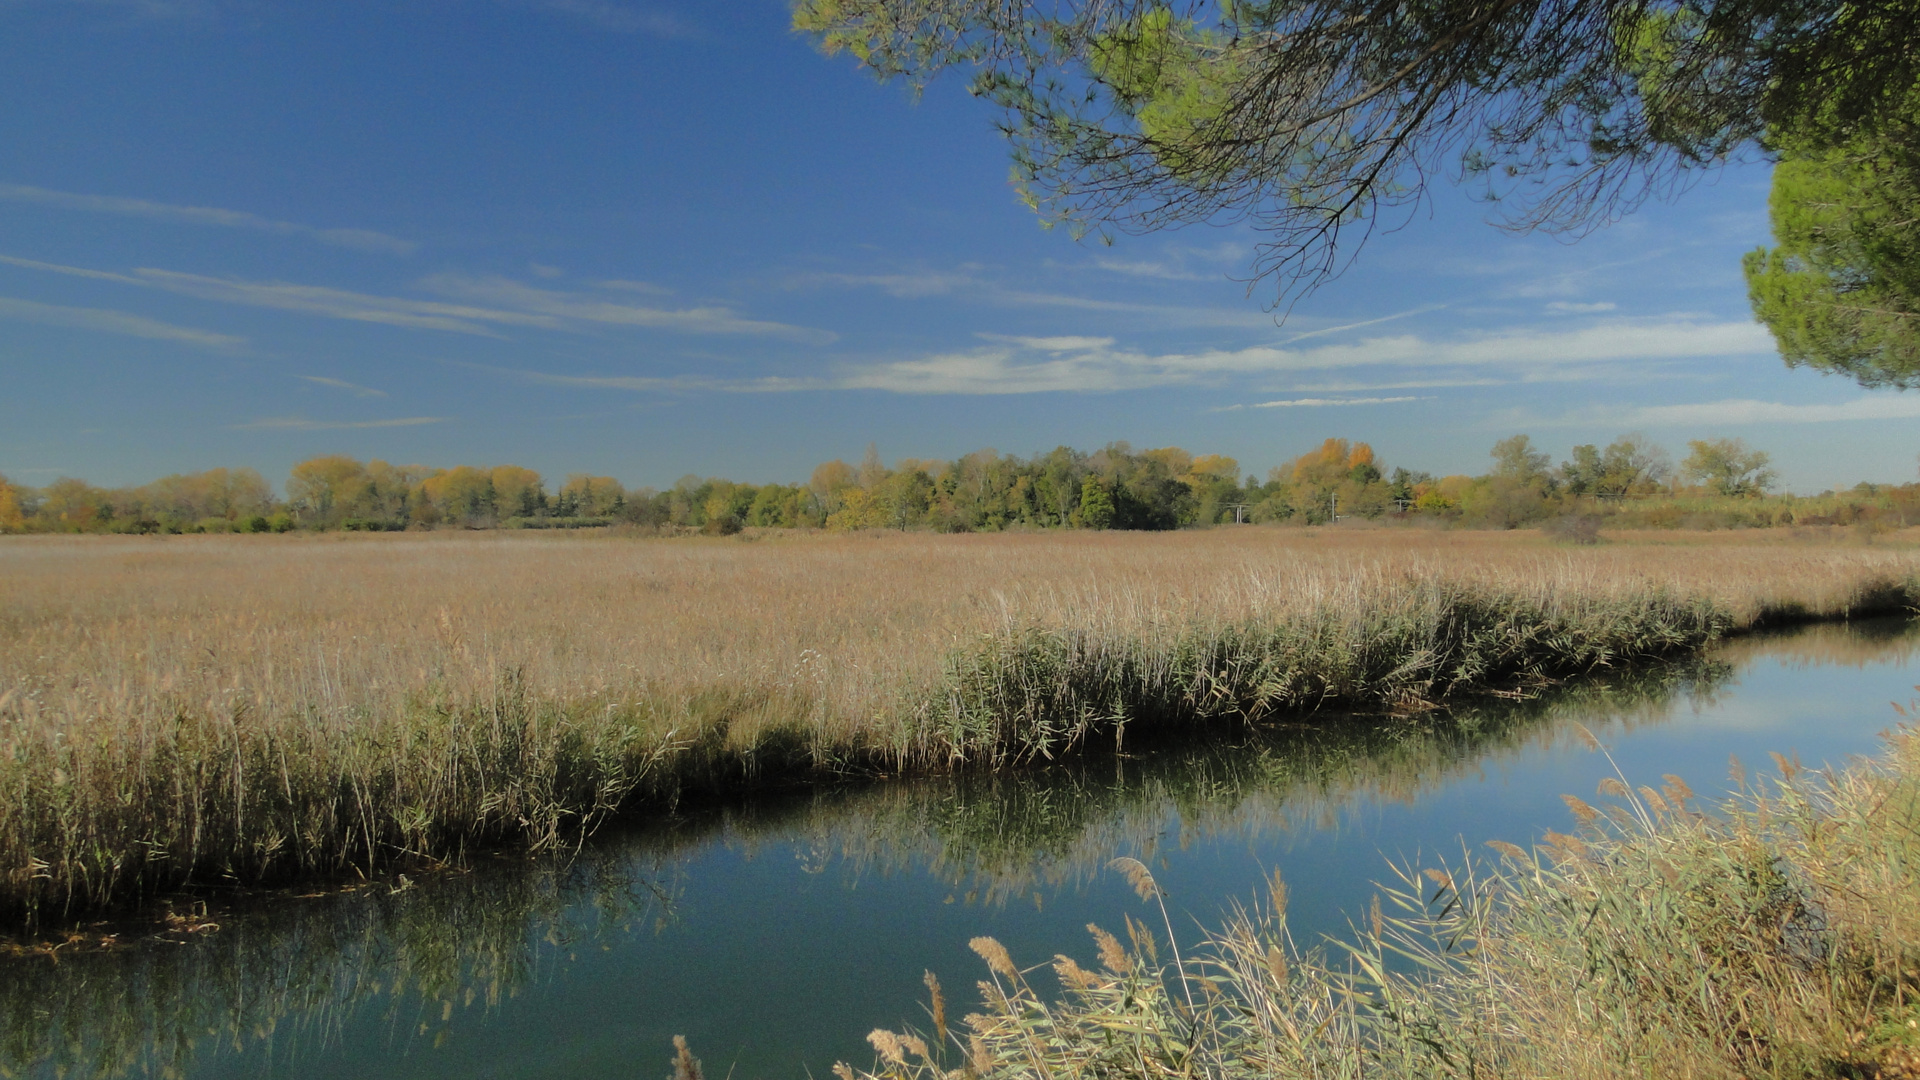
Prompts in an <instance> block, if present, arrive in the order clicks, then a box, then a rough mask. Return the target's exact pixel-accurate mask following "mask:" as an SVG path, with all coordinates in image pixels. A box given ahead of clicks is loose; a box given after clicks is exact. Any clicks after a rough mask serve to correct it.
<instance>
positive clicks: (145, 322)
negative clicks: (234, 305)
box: [0, 296, 247, 350]
mask: <svg viewBox="0 0 1920 1080" xmlns="http://www.w3.org/2000/svg"><path fill="white" fill-rule="evenodd" d="M0 319H14V320H17V321H20V322H30V323H39V324H40V325H42V326H60V327H66V328H69V329H74V330H98V331H100V332H102V333H107V334H121V335H124V336H126V337H137V338H147V339H149V340H153V341H177V342H180V343H182V344H186V345H198V346H201V347H202V348H208V349H221V350H231V349H238V348H240V347H242V346H244V345H245V344H246V343H247V339H246V338H242V337H235V336H233V335H232V334H216V333H214V332H213V331H211V330H195V329H193V328H192V327H188V326H175V325H173V324H172V323H163V322H159V321H156V320H154V319H148V318H143V317H142V316H139V315H131V314H128V313H127V312H124V311H110V310H108V309H106V308H84V307H63V306H61V305H58V304H42V303H39V302H37V301H34V300H19V299H15V298H13V297H6V296H0Z"/></svg>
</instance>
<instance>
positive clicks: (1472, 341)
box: [841, 319, 1772, 394]
mask: <svg viewBox="0 0 1920 1080" xmlns="http://www.w3.org/2000/svg"><path fill="white" fill-rule="evenodd" d="M999 340H1000V341H1002V342H1003V344H1001V345H1000V346H998V347H994V348H983V349H973V350H967V351H961V352H949V353H941V354H936V355H933V356H928V357H923V358H919V359H913V360H897V361H891V362H886V363H880V364H875V365H872V366H869V367H866V368H863V369H859V370H856V371H854V372H852V373H850V374H848V375H846V376H845V377H844V378H843V379H842V380H841V383H842V385H845V386H849V387H855V388H863V389H883V390H893V391H897V392H900V393H920V394H1019V393H1040V392H1048V391H1063V390H1068V391H1111V390H1132V389H1143V388H1147V387H1153V386H1173V385H1183V384H1189V385H1190V384H1197V383H1206V382H1216V381H1219V380H1221V379H1225V378H1231V377H1234V376H1247V375H1275V374H1290V373H1304V372H1316V371H1318V372H1325V371H1335V370H1343V369H1355V368H1368V367H1399V368H1412V369H1418V370H1422V371H1426V372H1430V373H1432V374H1430V375H1428V376H1427V377H1426V378H1424V379H1419V380H1418V381H1421V382H1430V381H1440V382H1460V381H1468V382H1473V383H1483V382H1484V381H1485V380H1484V379H1480V378H1472V379H1467V380H1461V379H1460V378H1459V376H1460V375H1462V374H1463V372H1461V370H1460V369H1468V370H1472V369H1489V368H1490V369H1494V370H1497V371H1499V372H1501V373H1502V374H1503V375H1505V376H1506V377H1507V378H1509V379H1517V380H1524V381H1537V380H1574V381H1578V380H1586V379H1594V378H1600V377H1604V376H1607V375H1610V374H1617V373H1618V372H1619V371H1620V370H1621V368H1622V366H1623V365H1631V364H1636V363H1642V362H1649V361H1662V360H1671V359H1678V358H1685V357H1705V356H1744V355H1751V354H1753V353H1757V352H1765V351H1771V349H1772V339H1771V338H1770V337H1768V335H1767V332H1766V331H1765V330H1764V329H1762V328H1761V327H1759V326H1757V325H1755V324H1752V323H1707V322H1697V321H1693V320H1691V319H1665V320H1628V319H1617V320H1612V321H1609V322H1603V323H1596V324H1594V325H1591V326H1587V327H1582V328H1580V329H1575V330H1554V331H1543V330H1537V329H1530V328H1521V329H1515V330H1509V331H1504V332H1498V333H1489V334H1476V335H1469V336H1465V337H1462V338H1460V339H1456V340H1452V341H1433V340H1429V339H1426V338H1422V337H1420V336H1418V335H1413V334H1404V335H1397V336H1393V337H1379V338H1366V339H1363V340H1360V341H1356V342H1351V343H1346V344H1338V345H1321V346H1317V347H1313V348H1306V349H1290V348H1286V347H1284V346H1256V347H1253V348H1246V349H1213V350H1206V351H1201V352H1195V353H1165V354H1157V355H1154V354H1147V353H1143V352H1138V351H1132V350H1127V349H1119V348H1114V347H1112V344H1111V341H1110V339H1106V338H1084V339H1072V338H1034V339H1021V338H1004V339H999ZM1035 342H1051V343H1054V344H1059V343H1062V342H1074V343H1076V344H1075V346H1074V347H1061V348H1055V347H1044V346H1037V345H1035V344H1034V343H1035ZM1442 372H1445V373H1447V374H1450V375H1452V376H1453V377H1452V378H1448V377H1446V375H1443V374H1441V373H1442ZM1436 376H1438V378H1436Z"/></svg>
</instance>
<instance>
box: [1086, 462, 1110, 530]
mask: <svg viewBox="0 0 1920 1080" xmlns="http://www.w3.org/2000/svg"><path fill="white" fill-rule="evenodd" d="M1113 518H1114V506H1113V495H1112V493H1110V492H1109V491H1107V485H1106V482H1105V481H1103V480H1101V479H1100V478H1099V477H1098V476H1092V475H1089V476H1088V477H1087V478H1086V479H1085V480H1082V481H1080V524H1081V525H1084V526H1085V527H1087V528H1089V529H1110V528H1112V527H1113Z"/></svg>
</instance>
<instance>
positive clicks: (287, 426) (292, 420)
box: [229, 416, 448, 431]
mask: <svg viewBox="0 0 1920 1080" xmlns="http://www.w3.org/2000/svg"><path fill="white" fill-rule="evenodd" d="M447 419H448V418H447V417H444V416H403V417H400V418H398V419H395V420H309V419H307V418H306V417H304V416H270V417H267V418H266V419H264V420H253V421H250V422H248V423H245V424H232V425H229V426H230V427H231V429H232V430H234V431H335V430H339V429H342V428H393V427H419V426H420V425H422V424H444V423H446V422H447Z"/></svg>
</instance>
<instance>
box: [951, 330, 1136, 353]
mask: <svg viewBox="0 0 1920 1080" xmlns="http://www.w3.org/2000/svg"><path fill="white" fill-rule="evenodd" d="M974 336H975V337H977V338H981V339H982V340H985V341H997V342H1002V343H1004V344H1007V345H1017V346H1019V347H1020V348H1022V349H1035V350H1038V351H1040V352H1085V351H1087V350H1089V349H1104V348H1106V347H1107V346H1109V345H1112V344H1113V339H1112V338H1110V337H1072V336H1063V337H1017V336H1013V335H1009V334H975V335H974Z"/></svg>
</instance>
